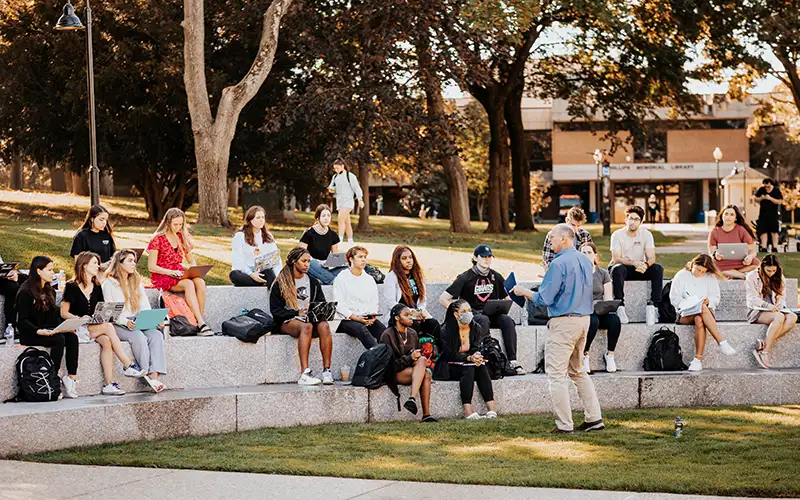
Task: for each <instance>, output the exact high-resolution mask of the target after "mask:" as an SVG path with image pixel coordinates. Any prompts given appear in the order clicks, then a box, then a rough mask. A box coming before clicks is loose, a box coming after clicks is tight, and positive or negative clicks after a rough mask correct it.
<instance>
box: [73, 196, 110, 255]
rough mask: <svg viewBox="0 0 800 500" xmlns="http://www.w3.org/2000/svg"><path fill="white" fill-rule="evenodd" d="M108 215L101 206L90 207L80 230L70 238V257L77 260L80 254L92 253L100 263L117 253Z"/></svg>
mask: <svg viewBox="0 0 800 500" xmlns="http://www.w3.org/2000/svg"><path fill="white" fill-rule="evenodd" d="M109 216H110V214H109V213H108V210H106V208H105V207H104V206H102V205H92V208H90V209H89V213H87V214H86V219H85V220H84V221H83V224H82V225H81V228H80V229H79V230H78V232H77V233H75V236H73V237H72V249H71V250H70V251H69V255H70V257H73V258H78V254H80V253H81V252H94V253H96V254H97V255H99V256H100V263H101V264H104V263H106V262H108V261H110V260H111V256H112V255H114V252H116V251H117V247H116V245H115V244H114V232H113V230H112V227H111V223H110V222H109V220H108V218H109Z"/></svg>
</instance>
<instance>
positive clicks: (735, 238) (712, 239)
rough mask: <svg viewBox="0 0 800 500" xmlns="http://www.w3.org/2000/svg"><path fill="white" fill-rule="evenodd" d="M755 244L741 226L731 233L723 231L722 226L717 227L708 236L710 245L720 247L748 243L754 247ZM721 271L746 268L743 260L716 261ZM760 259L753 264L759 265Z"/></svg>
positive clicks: (737, 225)
mask: <svg viewBox="0 0 800 500" xmlns="http://www.w3.org/2000/svg"><path fill="white" fill-rule="evenodd" d="M754 242H755V240H754V239H753V237H752V236H750V234H749V233H748V232H747V230H746V229H745V228H744V227H742V226H741V225H739V224H736V226H734V228H733V230H731V231H730V232H728V231H725V230H724V229H722V227H721V226H716V227H715V228H714V230H713V231H711V234H710V235H709V236H708V245H709V246H713V247H718V246H719V244H720V243H747V244H748V245H752V244H753V243H754ZM715 262H716V264H717V267H718V268H719V270H720V271H730V270H731V269H739V268H741V267H744V265H743V264H742V261H741V260H730V259H724V260H717V261H715ZM759 263H760V261H759V260H758V259H753V264H756V265H757V264H759Z"/></svg>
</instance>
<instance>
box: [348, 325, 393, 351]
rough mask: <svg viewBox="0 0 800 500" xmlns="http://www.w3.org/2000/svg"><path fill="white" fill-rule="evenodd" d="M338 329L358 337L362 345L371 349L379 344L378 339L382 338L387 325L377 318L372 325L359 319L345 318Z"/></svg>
mask: <svg viewBox="0 0 800 500" xmlns="http://www.w3.org/2000/svg"><path fill="white" fill-rule="evenodd" d="M336 331H337V332H339V333H346V334H348V335H350V336H351V337H355V338H357V339H358V340H360V341H361V345H363V346H364V347H366V348H367V349H369V348H371V347H375V346H376V345H378V340H380V338H381V335H383V332H384V331H386V327H385V326H383V323H381V322H380V321H379V320H377V319H376V320H375V322H374V323H372V324H371V325H370V326H366V325H364V324H363V323H359V322H358V321H352V320H349V319H343V320H342V322H341V323H339V328H337V329H336Z"/></svg>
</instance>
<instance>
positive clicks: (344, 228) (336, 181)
mask: <svg viewBox="0 0 800 500" xmlns="http://www.w3.org/2000/svg"><path fill="white" fill-rule="evenodd" d="M333 170H334V172H335V173H334V175H333V178H332V179H331V183H330V184H329V185H328V192H330V193H333V194H334V195H335V196H336V210H337V211H338V212H339V217H338V220H339V240H341V241H344V238H345V237H347V241H348V243H353V224H352V222H351V221H350V212H352V211H353V209H354V208H355V201H354V199H358V208H359V209H363V208H364V191H363V190H362V189H361V186H360V185H359V184H358V178H357V177H356V176H355V175H353V173H351V172H348V171H347V165H346V164H345V162H344V160H343V159H341V158H337V159H336V160H335V161H334V162H333Z"/></svg>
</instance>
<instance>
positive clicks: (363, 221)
mask: <svg viewBox="0 0 800 500" xmlns="http://www.w3.org/2000/svg"><path fill="white" fill-rule="evenodd" d="M369 167H370V165H367V164H361V165H359V166H358V183H359V184H361V189H362V190H363V191H364V208H363V209H362V210H361V211H359V212H358V230H359V231H372V228H371V227H370V226H369ZM356 208H358V205H356Z"/></svg>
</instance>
